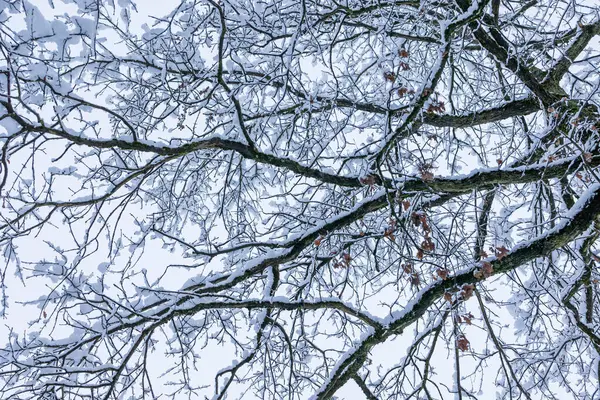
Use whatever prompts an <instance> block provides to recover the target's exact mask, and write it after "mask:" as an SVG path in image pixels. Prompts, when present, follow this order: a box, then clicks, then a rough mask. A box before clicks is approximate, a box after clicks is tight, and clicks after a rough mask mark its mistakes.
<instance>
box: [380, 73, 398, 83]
mask: <svg viewBox="0 0 600 400" xmlns="http://www.w3.org/2000/svg"><path fill="white" fill-rule="evenodd" d="M383 78H384V79H385V80H386V81H388V82H392V83H394V82H396V74H395V73H393V72H392V71H387V72H384V73H383Z"/></svg>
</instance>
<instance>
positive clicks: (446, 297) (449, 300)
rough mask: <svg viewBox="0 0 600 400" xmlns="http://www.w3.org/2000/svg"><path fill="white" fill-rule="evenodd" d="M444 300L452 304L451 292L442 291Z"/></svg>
mask: <svg viewBox="0 0 600 400" xmlns="http://www.w3.org/2000/svg"><path fill="white" fill-rule="evenodd" d="M444 300H446V301H447V302H448V303H450V304H452V293H450V292H444Z"/></svg>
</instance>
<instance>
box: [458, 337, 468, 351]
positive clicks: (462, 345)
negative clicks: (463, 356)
mask: <svg viewBox="0 0 600 400" xmlns="http://www.w3.org/2000/svg"><path fill="white" fill-rule="evenodd" d="M456 347H458V349H459V350H461V351H467V350H469V341H468V340H467V338H466V337H465V335H461V336H460V337H459V338H458V339H457V340H456Z"/></svg>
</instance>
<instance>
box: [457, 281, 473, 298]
mask: <svg viewBox="0 0 600 400" xmlns="http://www.w3.org/2000/svg"><path fill="white" fill-rule="evenodd" d="M474 292H475V285H471V284H464V285H463V287H462V290H461V292H460V294H461V295H462V298H463V299H464V300H469V299H470V298H471V296H473V293H474Z"/></svg>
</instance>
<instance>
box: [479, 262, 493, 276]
mask: <svg viewBox="0 0 600 400" xmlns="http://www.w3.org/2000/svg"><path fill="white" fill-rule="evenodd" d="M481 273H482V274H483V277H484V278H489V277H490V276H492V274H493V273H494V267H493V266H492V264H491V263H489V262H487V261H484V262H483V265H482V267H481Z"/></svg>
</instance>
